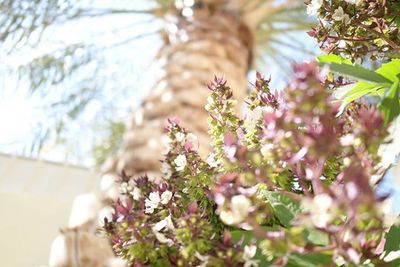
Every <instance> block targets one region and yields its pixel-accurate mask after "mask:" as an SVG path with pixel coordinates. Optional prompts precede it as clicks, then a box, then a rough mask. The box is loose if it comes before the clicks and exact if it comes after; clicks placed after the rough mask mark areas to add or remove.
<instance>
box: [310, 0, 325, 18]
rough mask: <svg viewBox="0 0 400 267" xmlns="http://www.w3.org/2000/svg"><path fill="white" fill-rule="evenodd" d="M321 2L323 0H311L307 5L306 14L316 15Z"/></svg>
mask: <svg viewBox="0 0 400 267" xmlns="http://www.w3.org/2000/svg"><path fill="white" fill-rule="evenodd" d="M323 3H324V0H312V1H311V3H310V4H308V5H307V14H308V15H310V16H314V15H317V14H318V11H319V9H320V8H321V6H322V4H323Z"/></svg>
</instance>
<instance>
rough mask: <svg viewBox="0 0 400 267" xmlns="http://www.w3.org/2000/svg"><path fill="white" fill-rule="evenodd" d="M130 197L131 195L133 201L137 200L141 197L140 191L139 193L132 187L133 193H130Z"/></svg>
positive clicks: (138, 190) (137, 189)
mask: <svg viewBox="0 0 400 267" xmlns="http://www.w3.org/2000/svg"><path fill="white" fill-rule="evenodd" d="M131 195H132V197H133V199H134V200H139V199H140V197H141V196H142V191H140V189H139V188H137V187H134V188H133V191H132V192H131Z"/></svg>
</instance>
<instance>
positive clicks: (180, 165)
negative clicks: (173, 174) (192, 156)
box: [174, 155, 187, 171]
mask: <svg viewBox="0 0 400 267" xmlns="http://www.w3.org/2000/svg"><path fill="white" fill-rule="evenodd" d="M174 163H175V165H176V170H177V171H183V170H184V169H185V167H186V163H187V160H186V156H185V155H179V156H177V157H176V159H175V160H174Z"/></svg>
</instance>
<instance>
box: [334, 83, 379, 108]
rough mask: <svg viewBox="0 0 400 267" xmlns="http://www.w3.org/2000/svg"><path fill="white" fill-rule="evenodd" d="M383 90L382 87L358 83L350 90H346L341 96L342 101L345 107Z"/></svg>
mask: <svg viewBox="0 0 400 267" xmlns="http://www.w3.org/2000/svg"><path fill="white" fill-rule="evenodd" d="M383 88H384V87H382V86H380V85H376V84H370V83H365V82H359V83H357V84H356V85H355V86H354V87H352V88H351V89H350V90H348V91H347V92H346V93H345V94H344V95H343V96H342V99H343V100H344V104H345V105H347V104H349V103H351V102H353V101H354V100H356V99H358V98H361V97H363V96H366V95H369V94H372V93H374V92H376V91H378V90H380V89H383Z"/></svg>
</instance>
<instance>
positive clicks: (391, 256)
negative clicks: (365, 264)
mask: <svg viewBox="0 0 400 267" xmlns="http://www.w3.org/2000/svg"><path fill="white" fill-rule="evenodd" d="M398 258H400V250H396V251H390V252H389V253H388V254H387V255H386V256H385V257H384V258H383V261H385V262H390V261H394V260H396V259H398Z"/></svg>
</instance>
